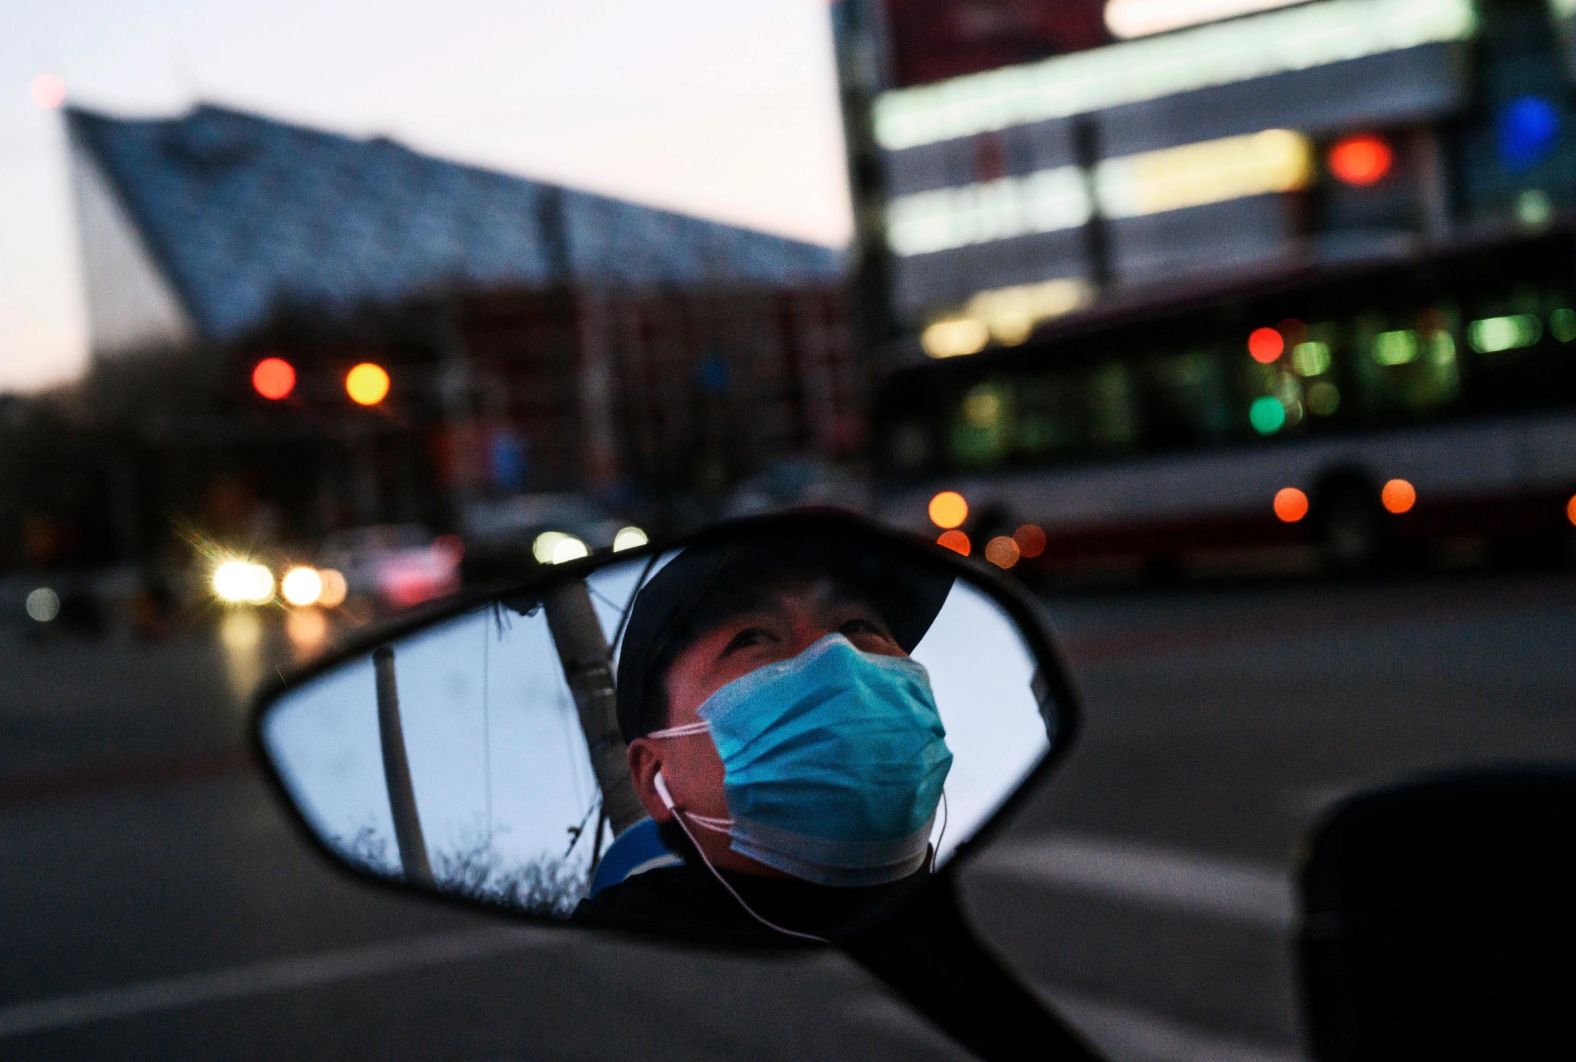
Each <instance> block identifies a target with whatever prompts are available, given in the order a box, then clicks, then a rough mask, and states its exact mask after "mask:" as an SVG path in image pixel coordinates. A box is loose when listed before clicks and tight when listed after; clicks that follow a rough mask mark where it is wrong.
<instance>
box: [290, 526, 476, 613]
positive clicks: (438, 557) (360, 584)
mask: <svg viewBox="0 0 1576 1062" xmlns="http://www.w3.org/2000/svg"><path fill="white" fill-rule="evenodd" d="M464 552H465V549H464V546H463V545H462V543H461V540H460V539H459V538H457V537H455V536H454V535H433V533H432V532H431V531H430V530H428V529H427V528H425V527H422V526H421V525H419V524H376V525H373V526H370V527H358V528H351V529H347V530H344V531H335V532H333V533H332V534H330V535H328V536H327V537H326V538H324V539H323V543H322V547H321V549H320V550H319V552H318V558H317V559H318V564H319V567H320V568H322V569H325V570H333V571H337V572H339V573H340V574H341V575H342V576H343V577H344V582H345V589H346V591H347V592H348V593H349V594H350V596H352V597H357V598H362V599H365V600H371V601H373V602H374V603H376V604H377V605H378V606H379V607H381V608H389V609H402V608H409V607H411V606H412V605H418V604H420V603H421V602H423V601H430V600H432V599H433V598H436V597H442V596H443V595H444V594H450V593H453V592H454V591H455V590H458V589H459V586H460V558H461V556H462V555H463V554H464Z"/></svg>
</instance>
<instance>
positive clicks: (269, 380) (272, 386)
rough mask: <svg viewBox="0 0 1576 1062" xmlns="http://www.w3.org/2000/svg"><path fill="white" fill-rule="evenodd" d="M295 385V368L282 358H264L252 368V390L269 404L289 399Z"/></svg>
mask: <svg viewBox="0 0 1576 1062" xmlns="http://www.w3.org/2000/svg"><path fill="white" fill-rule="evenodd" d="M295 385H296V371H295V366H294V365H291V364H290V363H289V362H288V361H286V360H285V359H283V358H275V357H268V358H264V359H263V360H262V361H259V362H258V363H257V364H256V365H254V366H252V390H254V391H256V392H257V393H258V394H259V395H262V396H263V397H264V398H266V399H268V400H269V401H271V402H278V401H280V400H281V399H285V398H289V397H290V394H291V392H293V391H294V390H295Z"/></svg>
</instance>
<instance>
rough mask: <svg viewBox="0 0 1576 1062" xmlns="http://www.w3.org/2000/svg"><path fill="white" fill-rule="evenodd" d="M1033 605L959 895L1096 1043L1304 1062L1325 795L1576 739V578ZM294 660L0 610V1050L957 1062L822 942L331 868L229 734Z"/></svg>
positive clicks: (225, 643) (1094, 597)
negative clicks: (993, 777)
mask: <svg viewBox="0 0 1576 1062" xmlns="http://www.w3.org/2000/svg"><path fill="white" fill-rule="evenodd" d="M1047 607H1048V610H1049V612H1050V615H1051V618H1052V622H1053V626H1054V628H1055V630H1056V631H1057V633H1058V635H1059V637H1060V638H1061V640H1062V644H1063V647H1064V649H1065V655H1066V658H1067V660H1068V663H1069V667H1070V670H1071V673H1072V677H1073V680H1074V682H1075V684H1076V686H1077V687H1078V689H1079V691H1080V693H1081V695H1082V698H1083V702H1084V729H1083V734H1082V737H1081V740H1080V741H1079V743H1078V746H1077V748H1076V749H1075V750H1074V751H1073V753H1072V755H1071V756H1070V758H1069V759H1068V760H1067V761H1066V763H1065V765H1064V767H1063V768H1062V769H1061V770H1060V771H1059V772H1058V773H1057V774H1056V775H1055V776H1054V777H1053V778H1052V779H1051V780H1050V782H1049V783H1048V784H1047V785H1046V786H1045V787H1044V789H1043V790H1042V791H1040V792H1039V793H1037V794H1036V795H1035V798H1034V799H1033V801H1032V802H1031V803H1030V804H1029V805H1028V807H1027V808H1026V809H1025V810H1024V812H1023V813H1022V814H1021V815H1020V816H1019V817H1018V818H1017V819H1016V821H1015V822H1013V823H1012V824H1011V827H1010V829H1008V830H1007V831H1006V832H1005V833H1004V834H1003V835H1002V836H1001V838H1000V840H999V842H998V843H997V844H996V845H995V846H994V847H993V848H992V849H991V850H990V851H988V852H987V853H986V854H985V856H984V857H983V858H982V859H981V860H980V861H979V862H978V863H977V864H975V865H974V866H972V867H970V868H969V869H968V870H967V871H966V872H965V877H964V882H965V898H966V900H967V903H968V907H969V911H970V914H971V916H972V917H973V918H974V920H975V921H976V923H977V924H978V926H979V928H980V929H981V931H982V933H983V935H984V936H985V937H986V938H987V940H989V941H990V942H991V943H992V944H993V945H994V946H995V947H996V948H997V949H998V950H1000V951H1001V952H1002V953H1003V954H1004V955H1005V956H1006V957H1007V958H1008V959H1009V960H1010V961H1011V963H1012V964H1013V965H1014V966H1015V967H1016V968H1017V969H1018V970H1019V971H1020V972H1021V973H1022V974H1023V976H1024V977H1025V978H1026V979H1027V980H1028V981H1029V982H1030V983H1031V984H1033V985H1034V986H1035V987H1036V989H1037V990H1038V991H1040V992H1041V993H1042V994H1043V995H1044V996H1045V997H1046V998H1047V999H1048V1000H1050V1001H1051V1002H1052V1003H1053V1004H1054V1005H1056V1006H1058V1007H1060V1008H1061V1009H1062V1010H1063V1011H1064V1012H1065V1013H1066V1014H1067V1015H1068V1017H1069V1018H1070V1019H1072V1020H1073V1021H1074V1022H1075V1023H1076V1024H1078V1025H1080V1026H1081V1027H1083V1028H1084V1029H1085V1030H1086V1031H1087V1032H1088V1034H1089V1035H1090V1036H1091V1037H1092V1038H1093V1039H1094V1040H1095V1041H1096V1042H1097V1043H1099V1044H1100V1045H1101V1046H1103V1047H1105V1048H1106V1049H1107V1051H1108V1052H1109V1053H1110V1054H1111V1055H1112V1056H1113V1057H1116V1058H1133V1059H1212V1060H1220V1059H1225V1060H1233V1059H1239V1058H1241V1059H1248V1058H1267V1059H1272V1060H1281V1059H1295V1058H1300V1057H1302V1054H1301V1048H1300V1035H1301V1032H1300V1026H1299V1014H1298V1007H1297V991H1296V982H1295V971H1294V967H1293V963H1292V955H1291V950H1290V941H1291V933H1292V931H1293V929H1294V926H1295V911H1294V896H1293V891H1292V887H1291V880H1292V873H1293V870H1294V867H1295V865H1296V860H1297V853H1298V849H1299V845H1300V843H1301V841H1302V839H1303V838H1304V836H1305V835H1306V832H1307V830H1308V828H1309V827H1310V825H1311V824H1312V823H1313V822H1315V821H1316V819H1317V817H1318V815H1319V814H1320V813H1321V811H1322V810H1323V809H1325V808H1327V807H1329V806H1330V804H1331V803H1332V802H1334V801H1335V800H1338V799H1339V797H1340V796H1341V795H1342V794H1343V793H1346V792H1349V791H1352V790H1354V789H1357V788H1360V787H1362V786H1364V785H1367V784H1371V783H1374V782H1379V781H1383V780H1387V779H1391V778H1394V777H1396V776H1398V775H1400V774H1403V773H1406V772H1410V771H1418V770H1426V769H1430V768H1434V767H1441V766H1450V765H1459V764H1464V763H1484V762H1497V761H1504V760H1548V759H1554V758H1562V757H1568V756H1569V754H1570V752H1571V750H1572V749H1573V748H1576V698H1573V697H1572V696H1571V694H1570V684H1571V677H1572V676H1571V667H1572V665H1571V663H1570V662H1571V661H1572V660H1576V576H1573V575H1571V574H1570V573H1550V572H1544V573H1534V574H1516V575H1497V576H1490V575H1482V574H1478V575H1458V576H1452V577H1437V578H1425V577H1412V578H1408V579H1405V580H1401V581H1396V582H1375V583H1369V584H1362V585H1322V584H1313V583H1296V582H1288V583H1282V584H1260V585H1254V586H1247V587H1242V586H1238V587H1222V586H1215V587H1181V588H1169V589H1167V590H1164V591H1154V592H1140V591H1135V590H1126V591H1113V592H1103V593H1085V594H1081V595H1078V596H1058V597H1054V598H1052V599H1050V600H1049V601H1048V602H1047ZM297 633H298V634H299V633H300V632H297ZM309 651H310V647H304V648H301V647H296V646H295V645H293V643H292V641H291V639H289V638H288V637H286V635H285V632H284V631H283V629H282V624H281V623H280V622H279V621H278V619H277V618H276V617H264V618H263V620H262V621H261V622H257V623H251V622H249V621H239V622H235V621H232V622H230V623H227V624H223V625H221V624H219V623H218V622H217V621H215V622H212V623H204V624H201V625H198V626H197V627H195V628H194V629H189V630H185V631H180V632H177V633H176V634H174V635H172V636H171V637H169V638H168V639H166V640H163V641H161V642H157V643H152V644H144V643H139V642H136V641H134V640H132V639H130V638H127V637H120V636H117V637H112V638H110V639H108V640H106V641H101V642H91V641H83V640H79V639H77V638H75V637H71V636H65V637H55V638H48V639H31V638H27V637H25V636H24V632H23V631H21V630H20V629H19V628H16V627H9V626H8V627H3V628H0V662H3V666H4V675H5V677H4V681H3V683H0V846H3V850H4V852H5V853H6V858H5V859H4V860H0V897H3V898H4V907H3V911H4V914H3V918H0V922H3V924H0V937H3V940H4V945H3V952H4V956H5V961H4V963H3V964H0V1058H6V1059H33V1058H41V1059H44V1058H47V1059H79V1058H95V1057H109V1058H203V1059H228V1058H270V1059H272V1058H282V1057H288V1058H294V1059H316V1058H322V1059H338V1058H347V1057H368V1058H391V1059H406V1058H409V1059H427V1058H438V1059H501V1058H532V1059H534V1058H608V1057H624V1058H648V1057H649V1058H665V1059H672V1058H701V1057H749V1058H805V1057H816V1058H823V1057H858V1058H893V1059H896V1058H904V1059H913V1058H950V1057H956V1052H955V1050H954V1049H953V1048H952V1047H951V1046H950V1045H949V1044H948V1043H947V1042H946V1041H945V1040H943V1039H941V1038H940V1037H939V1036H937V1035H936V1034H935V1033H933V1032H931V1031H930V1030H929V1029H928V1028H927V1027H926V1026H925V1024H924V1023H923V1022H922V1021H920V1020H918V1019H916V1018H915V1017H914V1016H912V1015H911V1014H909V1013H908V1012H907V1011H906V1010H904V1009H903V1008H902V1007H901V1006H899V1005H898V1004H896V1003H893V1002H892V1001H891V1000H890V999H888V998H887V996H886V995H885V994H884V992H883V990H882V989H881V988H880V986H879V985H877V984H876V983H874V981H873V980H872V979H871V978H870V977H868V976H867V975H865V974H864V973H863V972H861V971H860V970H859V969H857V968H856V967H854V966H853V965H852V964H850V963H848V962H847V961H845V960H843V959H841V958H840V957H838V956H836V955H830V954H822V955H816V956H810V957H801V958H792V959H761V958H755V957H741V956H737V955H727V954H719V953H708V952H697V951H693V950H689V949H683V948H675V947H667V946H655V945H652V944H650V943H646V942H631V941H627V940H623V939H617V938H603V937H600V936H594V935H591V934H587V933H581V932H572V931H554V930H545V929H536V928H526V929H520V928H516V927H511V926H508V925H506V924H503V923H500V922H499V921H497V920H494V919H493V918H491V917H489V916H485V915H479V914H474V913H471V912H466V911H460V910H456V909H451V908H447V907H440V906H434V905H430V904H428V903H425V902H423V901H419V900H414V899H408V898H404V897H401V896H398V895H394V894H391V893H387V892H382V891H374V890H370V889H368V888H367V887H365V886H363V885H361V884H359V883H357V882H354V881H351V880H348V879H346V878H344V877H342V876H340V875H339V874H337V873H335V872H334V871H333V870H331V869H330V868H329V867H328V866H326V865H325V864H324V863H323V862H322V861H320V860H319V859H318V858H317V857H316V856H315V855H313V854H312V853H310V852H308V851H307V850H306V849H305V848H304V846H303V845H302V844H301V843H300V841H299V838H298V837H297V836H296V835H295V833H294V831H293V829H292V828H291V827H290V825H289V824H288V822H287V820H286V819H285V817H284V815H283V814H282V812H281V811H280V809H278V808H277V807H276V806H274V805H273V803H272V802H271V798H270V797H269V795H268V792H267V790H266V789H265V787H264V785H263V783H262V782H261V780H260V777H259V776H258V774H257V772H256V770H255V768H254V767H253V766H252V765H251V764H250V763H249V762H248V761H247V760H246V758H245V755H244V753H243V745H242V737H243V735H244V732H245V726H246V718H245V711H244V707H243V701H242V697H241V693H242V692H243V691H245V690H246V689H249V688H250V686H251V685H252V684H253V683H255V682H256V681H257V680H258V678H260V677H261V675H262V674H264V673H266V669H267V668H269V667H273V666H282V665H283V664H284V663H286V662H287V661H288V660H290V659H291V658H292V657H299V656H301V655H303V654H304V653H306V652H309Z"/></svg>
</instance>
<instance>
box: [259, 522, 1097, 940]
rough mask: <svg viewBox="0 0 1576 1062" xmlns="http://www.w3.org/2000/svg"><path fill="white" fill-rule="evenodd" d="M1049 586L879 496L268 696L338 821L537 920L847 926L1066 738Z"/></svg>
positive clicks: (295, 754)
mask: <svg viewBox="0 0 1576 1062" xmlns="http://www.w3.org/2000/svg"><path fill="white" fill-rule="evenodd" d="M1076 722H1077V714H1076V706H1075V703H1074V700H1073V697H1072V694H1071V691H1070V689H1069V687H1068V685H1067V683H1066V681H1065V679H1064V676H1063V671H1062V668H1061V665H1060V663H1059V661H1058V659H1057V656H1056V653H1055V651H1054V648H1053V645H1052V642H1051V639H1050V636H1049V635H1048V633H1047V631H1046V629H1045V627H1044V624H1043V622H1042V620H1041V619H1040V613H1039V611H1038V609H1037V608H1036V606H1034V605H1033V603H1032V602H1031V601H1030V600H1029V599H1028V598H1027V597H1026V596H1025V595H1024V594H1023V593H1022V592H1021V591H1019V590H1017V589H1016V588H1015V587H1013V586H1011V585H1009V584H1008V583H1006V582H1005V581H1004V580H1001V579H999V578H997V577H995V576H994V575H992V574H990V573H989V572H987V571H985V570H983V569H982V568H980V567H978V566H976V565H975V564H974V563H972V562H969V561H965V560H964V559H962V558H959V557H957V556H956V555H954V554H951V553H948V552H946V551H943V550H940V549H938V548H937V547H935V546H933V545H931V544H930V543H928V542H922V541H918V540H915V539H911V538H908V537H906V536H901V535H898V534H896V533H893V532H890V531H886V530H884V529H881V528H879V527H877V526H875V525H873V524H870V523H867V522H865V521H863V520H858V519H855V518H851V517H844V516H836V515H831V514H795V515H789V516H779V517H768V518H765V519H759V520H749V521H741V522H738V523H733V524H728V525H722V526H719V527H717V528H714V529H712V530H710V531H707V532H704V533H702V534H700V535H698V536H696V537H694V538H692V539H690V540H688V541H685V542H681V543H678V544H675V545H672V546H669V547H666V548H659V547H655V546H653V547H646V548H642V549H640V550H632V551H627V552H621V553H616V554H606V555H600V556H594V557H590V558H586V559H584V560H581V561H577V562H573V563H571V564H568V565H564V566H562V567H557V568H551V569H545V570H544V571H543V573H542V574H541V575H540V576H539V577H538V578H536V579H535V580H534V581H532V582H529V583H526V584H525V585H522V586H519V587H515V588H512V589H510V590H509V591H507V592H502V593H490V594H485V595H480V596H472V597H468V598H464V599H460V600H457V601H454V602H452V603H449V604H446V605H445V606H443V607H442V608H441V609H439V610H438V611H436V612H433V613H430V614H428V615H425V616H422V617H420V618H418V619H413V620H409V621H406V622H404V623H402V624H401V625H399V626H397V627H395V628H393V629H391V630H387V631H385V632H382V633H377V634H374V635H372V636H370V637H368V638H365V639H363V640H362V641H361V642H360V644H358V645H355V646H352V647H350V648H347V649H345V650H343V651H341V652H339V653H337V654H336V655H334V656H333V657H331V658H329V659H327V660H325V661H322V662H320V663H318V664H316V665H315V666H313V667H311V668H309V669H308V670H306V671H304V672H301V673H299V674H296V675H293V676H291V677H289V678H286V679H282V680H280V681H279V682H277V683H274V684H271V685H270V686H269V687H267V688H265V689H264V690H263V691H262V692H261V693H260V695H259V706H258V711H257V717H256V734H257V737H258V740H259V742H260V747H261V750H262V752H263V754H264V758H265V760H266V762H267V763H268V764H269V766H270V767H271V768H272V771H273V774H274V777H275V779H276V780H277V782H278V784H279V786H280V787H281V788H282V790H283V793H284V794H285V796H286V797H287V798H288V802H289V803H290V805H291V806H292V807H293V808H294V809H295V811H296V812H297V814H298V816H299V819H300V821H301V823H302V824H303V825H304V826H305V827H306V829H307V831H308V832H309V834H310V835H311V837H312V838H313V839H314V840H315V841H316V843H317V844H318V845H319V846H320V847H321V848H323V849H324V850H325V851H326V852H327V853H328V854H329V855H331V856H332V857H333V858H334V859H335V860H336V861H337V862H339V863H340V864H342V865H344V866H347V867H349V868H351V869H353V870H354V871H356V872H357V873H359V874H361V875H364V876H369V877H371V878H375V879H377V880H379V881H382V882H386V883H392V884H396V885H398V886H401V887H407V888H415V889H419V890H422V891H426V892H429V893H437V894H439V895H442V896H446V897H450V898H453V899H458V900H461V901H465V902H470V903H474V904H481V905H485V906H488V907H492V908H503V909H507V910H509V911H512V912H516V913H519V914H523V915H526V916H529V917H531V918H534V919H545V920H549V921H554V922H568V923H571V924H576V923H578V924H586V925H597V926H615V927H619V928H626V929H633V930H637V931H647V932H657V933H663V934H667V935H670V936H677V937H680V938H683V939H691V940H704V941H708V942H712V943H736V944H745V945H763V944H764V945H771V944H781V943H785V942H791V943H805V942H807V941H811V940H831V939H835V938H837V937H838V936H840V935H841V934H844V933H846V932H850V931H852V930H855V929H859V928H861V927H866V926H868V925H870V924H872V921H873V920H877V919H879V917H880V912H881V911H882V910H883V909H885V906H886V904H887V902H888V901H890V900H892V899H893V898H895V897H897V896H900V895H907V894H909V893H911V892H912V891H913V890H916V889H924V888H926V887H927V886H929V885H931V884H932V883H933V882H935V881H937V880H939V879H940V878H943V877H945V876H946V875H948V874H949V873H950V872H951V870H952V868H954V867H955V866H956V865H957V864H958V863H959V862H960V861H961V860H962V859H963V858H965V857H966V856H967V855H968V853H970V852H971V851H972V850H975V849H977V848H978V847H979V845H980V844H981V843H982V842H983V841H984V840H985V839H986V838H987V837H988V836H989V834H990V833H991V831H992V829H993V827H994V826H995V824H996V823H997V822H998V821H999V819H1000V818H1001V816H1002V815H1003V814H1004V813H1005V812H1006V811H1007V810H1008V809H1009V808H1010V807H1011V805H1012V804H1013V803H1014V802H1015V800H1016V799H1018V798H1021V797H1022V795H1023V794H1024V791H1025V790H1026V789H1027V788H1028V787H1029V786H1030V785H1031V784H1032V783H1033V782H1035V781H1036V780H1037V779H1040V778H1043V777H1044V776H1045V774H1046V773H1047V772H1048V770H1049V768H1050V766H1051V765H1052V763H1053V762H1054V761H1055V760H1056V759H1058V758H1059V757H1060V756H1061V755H1062V754H1063V753H1064V752H1065V751H1066V749H1067V748H1068V745H1069V743H1070V741H1071V738H1072V735H1073V732H1074V730H1075V728H1076Z"/></svg>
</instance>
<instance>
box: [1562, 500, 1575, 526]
mask: <svg viewBox="0 0 1576 1062" xmlns="http://www.w3.org/2000/svg"><path fill="white" fill-rule="evenodd" d="M1565 519H1567V520H1569V521H1570V522H1571V526H1573V527H1576V494H1572V495H1571V500H1570V501H1568V502H1566V503H1565Z"/></svg>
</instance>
